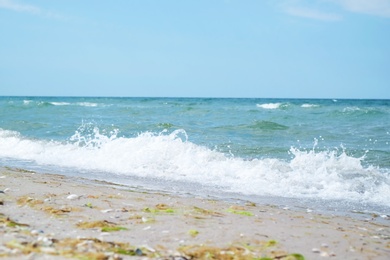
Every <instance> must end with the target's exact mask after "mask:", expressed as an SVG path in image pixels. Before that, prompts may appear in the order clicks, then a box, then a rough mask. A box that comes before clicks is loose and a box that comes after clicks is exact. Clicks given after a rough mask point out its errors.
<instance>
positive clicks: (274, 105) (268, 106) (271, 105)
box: [256, 103, 282, 109]
mask: <svg viewBox="0 0 390 260" xmlns="http://www.w3.org/2000/svg"><path fill="white" fill-rule="evenodd" d="M281 105H282V103H267V104H257V105H256V106H257V107H260V108H263V109H278V108H280V106H281Z"/></svg>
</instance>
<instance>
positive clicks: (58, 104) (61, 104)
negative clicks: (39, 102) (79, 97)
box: [49, 102, 70, 106]
mask: <svg viewBox="0 0 390 260" xmlns="http://www.w3.org/2000/svg"><path fill="white" fill-rule="evenodd" d="M49 103H50V104H52V105H53V106H69V105H70V103H69V102H49Z"/></svg>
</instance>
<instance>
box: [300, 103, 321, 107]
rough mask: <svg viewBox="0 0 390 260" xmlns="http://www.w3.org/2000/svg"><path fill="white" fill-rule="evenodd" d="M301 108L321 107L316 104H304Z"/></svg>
mask: <svg viewBox="0 0 390 260" xmlns="http://www.w3.org/2000/svg"><path fill="white" fill-rule="evenodd" d="M301 107H303V108H312V107H319V105H316V104H302V105H301Z"/></svg>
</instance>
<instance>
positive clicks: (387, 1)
mask: <svg viewBox="0 0 390 260" xmlns="http://www.w3.org/2000/svg"><path fill="white" fill-rule="evenodd" d="M332 1H333V2H335V3H337V4H338V5H341V6H342V7H343V8H344V9H345V10H347V11H350V12H354V13H363V14H369V15H376V16H383V17H388V18H390V0H332Z"/></svg>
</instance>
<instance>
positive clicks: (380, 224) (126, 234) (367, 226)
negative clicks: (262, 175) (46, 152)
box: [0, 168, 390, 259]
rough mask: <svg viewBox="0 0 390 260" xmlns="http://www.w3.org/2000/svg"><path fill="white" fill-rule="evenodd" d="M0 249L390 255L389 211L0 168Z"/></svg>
mask: <svg viewBox="0 0 390 260" xmlns="http://www.w3.org/2000/svg"><path fill="white" fill-rule="evenodd" d="M0 191H1V193H0V257H1V258H3V259H69V258H70V259H261V258H270V259H326V258H331V259H390V219H389V217H388V216H378V215H375V214H364V215H362V217H361V218H359V219H358V218H352V217H348V216H334V215H329V214H320V213H317V212H313V211H311V212H310V211H305V210H302V211H299V210H295V209H294V210H292V209H288V208H280V207H277V206H272V205H260V204H257V205H256V204H254V203H252V202H250V201H241V200H236V201H235V200H231V201H221V200H215V199H208V198H207V196H204V197H202V198H201V197H191V196H177V195H172V194H169V193H168V192H167V193H164V192H150V191H149V192H145V191H142V190H137V189H131V188H128V187H123V186H117V185H113V184H108V183H102V182H99V181H86V180H82V179H75V178H72V177H67V176H62V175H56V174H42V173H35V172H31V171H25V170H22V169H11V168H2V169H0Z"/></svg>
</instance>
